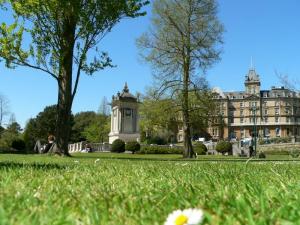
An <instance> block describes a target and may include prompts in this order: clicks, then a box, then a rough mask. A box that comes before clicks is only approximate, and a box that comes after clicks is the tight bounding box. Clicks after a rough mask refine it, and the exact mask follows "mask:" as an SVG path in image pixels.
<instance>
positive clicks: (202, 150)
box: [194, 142, 207, 155]
mask: <svg viewBox="0 0 300 225" xmlns="http://www.w3.org/2000/svg"><path fill="white" fill-rule="evenodd" d="M194 152H195V153H197V154H198V155H206V152H207V147H206V146H205V144H203V143H201V142H197V143H196V144H195V145H194Z"/></svg>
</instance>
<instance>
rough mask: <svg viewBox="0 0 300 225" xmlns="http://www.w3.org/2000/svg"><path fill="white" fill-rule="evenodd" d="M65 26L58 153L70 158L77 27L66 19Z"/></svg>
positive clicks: (61, 66)
mask: <svg viewBox="0 0 300 225" xmlns="http://www.w3.org/2000/svg"><path fill="white" fill-rule="evenodd" d="M63 24H64V26H63V35H62V36H63V37H62V40H61V46H60V54H61V62H60V68H59V77H58V103H57V115H58V117H57V125H56V142H57V147H58V148H57V151H58V152H57V153H58V154H61V155H65V156H70V155H69V152H68V142H69V138H70V131H71V109H72V102H73V97H72V69H73V51H74V41H75V40H74V39H75V27H76V26H75V24H74V23H73V22H72V19H70V18H67V19H65V20H64V22H63Z"/></svg>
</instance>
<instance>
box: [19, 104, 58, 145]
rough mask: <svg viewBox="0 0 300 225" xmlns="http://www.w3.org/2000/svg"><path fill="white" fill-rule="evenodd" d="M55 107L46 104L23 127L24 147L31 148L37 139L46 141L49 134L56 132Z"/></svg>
mask: <svg viewBox="0 0 300 225" xmlns="http://www.w3.org/2000/svg"><path fill="white" fill-rule="evenodd" d="M56 121H57V107H56V105H51V106H46V107H45V108H44V110H43V111H42V112H40V113H39V114H38V115H37V116H36V117H35V118H32V119H30V120H29V121H28V122H27V124H26V126H25V129H24V133H23V137H24V141H25V143H26V148H27V149H28V150H32V149H33V147H34V144H35V142H36V141H37V140H40V141H42V142H47V138H48V136H49V135H50V134H52V135H53V134H55V133H56Z"/></svg>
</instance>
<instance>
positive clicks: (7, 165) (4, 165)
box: [0, 161, 70, 170]
mask: <svg viewBox="0 0 300 225" xmlns="http://www.w3.org/2000/svg"><path fill="white" fill-rule="evenodd" d="M21 168H25V169H36V170H64V169H69V168H70V166H69V165H68V166H67V165H61V164H56V163H36V162H34V163H21V162H9V161H4V162H0V170H3V169H21Z"/></svg>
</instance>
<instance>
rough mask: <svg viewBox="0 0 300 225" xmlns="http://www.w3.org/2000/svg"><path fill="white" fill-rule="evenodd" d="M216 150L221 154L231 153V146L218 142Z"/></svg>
mask: <svg viewBox="0 0 300 225" xmlns="http://www.w3.org/2000/svg"><path fill="white" fill-rule="evenodd" d="M216 150H217V151H218V152H220V153H222V154H225V153H226V152H227V153H229V154H230V153H232V144H231V143H230V142H228V141H219V142H218V143H217V146H216Z"/></svg>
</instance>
